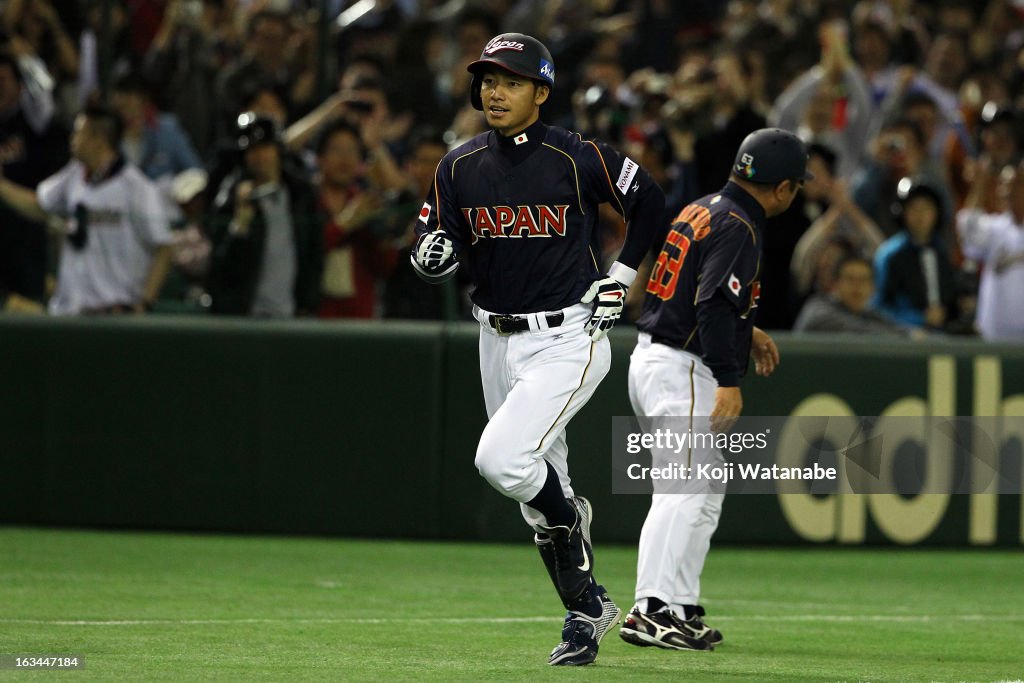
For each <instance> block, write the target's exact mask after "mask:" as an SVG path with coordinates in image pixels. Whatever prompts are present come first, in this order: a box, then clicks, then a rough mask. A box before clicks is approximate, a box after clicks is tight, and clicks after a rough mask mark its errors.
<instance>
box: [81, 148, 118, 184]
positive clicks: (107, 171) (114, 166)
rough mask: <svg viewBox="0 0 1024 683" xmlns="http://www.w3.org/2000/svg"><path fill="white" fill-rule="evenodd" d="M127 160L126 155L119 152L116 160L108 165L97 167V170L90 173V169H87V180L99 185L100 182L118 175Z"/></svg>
mask: <svg viewBox="0 0 1024 683" xmlns="http://www.w3.org/2000/svg"><path fill="white" fill-rule="evenodd" d="M124 165H125V160H124V157H123V156H121V155H120V154H118V155H117V156H115V157H114V160H113V161H111V162H110V163H109V164H107V166H106V167H104V168H100V169H97V170H96V171H95V172H93V173H90V172H89V171H88V169H86V171H85V181H86V182H87V183H89V184H90V185H99V184H100V183H103V182H106V181H108V180H110V179H111V178H113V177H114V176H116V175H117V174H118V173H120V172H121V169H122V168H124Z"/></svg>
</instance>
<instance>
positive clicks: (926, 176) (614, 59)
mask: <svg viewBox="0 0 1024 683" xmlns="http://www.w3.org/2000/svg"><path fill="white" fill-rule="evenodd" d="M323 7H326V9H327V16H325V17H321V16H320V11H321V10H322V8H323ZM0 22H2V24H0V165H2V171H3V172H2V176H3V180H2V181H0V200H2V201H0V301H3V309H4V310H5V311H7V312H11V313H33V312H34V313H43V312H45V311H46V310H47V307H48V302H49V310H50V311H51V312H52V313H78V314H97V313H110V312H125V311H136V312H144V311H146V310H150V309H155V310H158V311H175V312H196V313H202V312H212V313H215V314H230V315H250V316H257V317H273V318H286V317H292V316H319V317H325V318H339V317H359V318H374V317H386V318H441V317H445V316H447V315H452V313H453V311H454V314H455V315H460V316H461V315H465V311H466V310H467V309H468V304H467V302H468V299H467V294H466V292H465V291H464V289H465V285H464V284H463V285H456V287H455V290H456V291H454V292H453V291H451V290H449V289H446V288H441V287H437V288H432V287H426V286H421V285H420V283H419V282H418V281H417V280H416V278H415V276H414V275H413V273H412V270H411V269H410V268H409V267H408V257H407V253H408V249H409V247H410V244H411V241H410V240H411V236H412V224H413V222H414V220H415V217H416V215H417V213H418V211H419V207H420V205H421V202H422V201H423V198H424V197H425V196H426V194H427V191H428V189H429V187H430V184H431V180H432V176H433V172H434V168H435V166H436V163H437V161H438V160H439V159H440V157H441V156H442V155H443V154H444V153H445V152H446V151H447V150H448V149H450V148H451V147H453V146H454V145H457V144H459V143H460V142H462V141H464V140H466V139H468V138H469V137H471V136H473V135H475V134H477V133H479V132H482V130H483V125H484V122H483V117H482V116H481V115H480V113H479V112H477V111H475V110H473V109H472V108H471V107H470V105H469V100H468V97H467V89H468V87H469V80H470V75H469V74H468V73H467V72H466V69H465V66H466V64H468V63H469V62H471V61H473V60H475V59H477V57H478V56H479V54H480V50H481V47H482V46H483V45H484V44H485V43H486V42H487V41H488V40H489V39H490V38H491V37H492V36H493V35H495V34H497V33H499V32H501V31H517V32H522V33H527V34H531V35H534V36H536V37H537V38H539V39H540V40H542V41H543V42H544V43H545V44H546V45H547V46H548V47H549V48H550V49H551V52H552V53H553V56H554V60H555V65H556V69H557V75H556V85H555V88H554V90H553V92H552V94H551V98H550V100H549V102H548V103H547V104H546V105H545V107H544V110H543V116H544V118H545V120H546V121H547V122H548V123H551V124H556V125H561V126H564V127H566V128H569V129H571V130H577V131H580V132H581V133H582V134H583V135H584V137H590V136H597V137H600V138H602V139H604V140H607V141H609V142H610V143H612V144H614V145H615V146H616V147H618V148H619V149H621V150H622V151H623V152H624V153H626V154H628V155H629V156H630V157H632V158H634V159H636V160H637V161H639V162H640V163H641V164H642V165H643V166H644V167H645V168H646V169H648V170H649V172H650V173H651V175H652V176H653V177H654V179H655V180H656V181H657V182H658V183H659V184H660V185H661V186H662V188H663V189H664V191H665V194H666V196H667V198H668V202H667V207H666V211H665V214H664V220H663V228H664V229H667V228H668V226H669V224H670V223H671V221H672V219H673V217H674V216H676V215H677V214H678V212H679V211H680V210H681V209H682V207H683V206H684V205H685V204H686V203H688V202H689V201H691V200H693V199H696V198H697V197H699V196H701V195H703V194H706V193H709V192H713V191H715V190H717V189H718V188H720V187H721V186H722V185H723V184H724V182H725V181H726V179H727V177H728V174H729V171H730V167H731V162H732V159H733V154H734V152H735V150H736V148H737V147H738V146H739V143H740V141H741V140H743V138H744V137H745V136H746V135H747V134H748V133H749V132H751V131H753V130H755V129H757V128H760V127H763V126H765V125H771V126H778V127H781V128H786V129H789V130H792V131H794V132H796V133H797V134H798V135H800V136H801V137H802V138H804V139H805V140H806V141H807V142H808V143H809V148H810V162H809V167H810V169H811V170H812V171H813V172H814V174H815V176H816V178H815V179H814V180H812V181H809V182H808V183H807V184H806V187H805V191H804V192H803V193H801V194H800V195H799V196H798V199H797V201H795V202H794V204H793V206H792V207H791V209H790V210H789V211H787V212H786V213H784V214H783V215H780V216H778V217H776V218H774V219H772V220H771V221H769V226H768V229H767V230H766V231H765V234H764V236H763V239H764V257H763V263H762V273H763V275H762V278H761V283H762V290H761V300H760V307H759V308H760V310H759V312H758V324H759V325H760V326H761V327H763V328H766V329H780V330H789V329H795V330H797V331H807V332H811V331H849V332H867V333H872V334H890V335H901V336H914V337H921V336H927V335H933V334H977V333H980V334H981V336H983V337H984V338H987V339H1024V296H1021V295H1020V292H1022V291H1024V164H1022V162H1021V154H1020V150H1021V145H1022V139H1021V133H1022V129H1021V127H1022V115H1021V114H1022V109H1024V97H1022V96H1021V95H1022V93H1024V90H1022V86H1024V2H1021V1H1020V0H988V1H987V2H984V1H980V2H974V1H971V0H934V1H930V2H929V1H926V0H885V1H883V0H860V1H857V2H853V1H851V0H838V1H837V0H832V1H829V0H823V1H820V2H819V1H817V0H730V1H729V2H718V1H716V0H690V1H689V2H668V1H665V0H554V1H550V2H549V1H541V0H493V1H487V2H482V1H481V2H473V1H472V0H449V1H448V2H441V1H434V2H432V1H430V0H377V1H376V2H366V1H365V0H364V1H363V2H345V1H344V0H326V2H320V0H79V1H78V2H76V1H75V0H61V1H60V2H58V1H57V0H0ZM324 23H326V24H327V29H326V30H323V25H324ZM325 38H326V39H325ZM324 45H326V48H327V54H326V58H324V59H322V58H321V57H323V56H324V55H323V53H322V52H321V46H324ZM106 113H112V114H116V120H117V123H118V125H116V126H104V125H100V124H102V123H103V122H104V121H107V120H108V119H107V118H106ZM76 136H77V143H76V142H75V139H76ZM96 136H99V138H108V140H107V141H110V142H113V143H116V145H115V147H118V146H119V149H120V154H119V156H120V159H122V160H123V161H124V162H125V163H127V164H128V165H131V166H134V167H137V168H138V169H139V170H140V171H141V173H142V174H143V175H144V176H145V177H146V178H148V180H149V181H151V182H152V184H153V185H154V187H155V188H156V190H157V192H156V193H155V194H154V196H155V197H158V199H157V200H155V201H153V202H150V203H148V204H145V205H143V208H141V209H133V210H141V211H146V212H148V213H151V214H152V215H149V216H147V222H154V221H155V222H165V223H166V225H167V226H169V227H170V228H171V231H170V233H169V234H170V238H169V239H170V242H169V245H170V250H169V253H170V262H171V266H170V267H169V268H168V269H166V271H167V272H166V273H163V272H158V271H161V269H160V268H150V269H148V270H147V269H145V268H142V269H140V267H139V264H138V263H132V264H120V263H119V261H118V259H119V258H122V257H123V258H129V255H126V252H125V250H124V249H121V248H112V247H111V248H108V249H107V252H105V253H104V254H103V259H102V263H100V264H99V265H97V264H89V262H84V261H83V264H85V265H82V264H79V265H80V267H79V266H76V267H75V268H71V267H65V268H61V267H60V266H59V263H60V261H61V260H62V259H64V258H65V257H66V255H67V253H70V252H69V250H75V252H76V254H77V256H76V258H78V256H81V254H80V253H79V252H80V251H81V250H82V249H83V246H82V244H83V243H87V234H91V235H92V239H93V240H95V241H97V242H102V240H103V239H105V238H104V233H103V230H102V227H103V225H104V223H103V221H104V219H105V217H104V216H102V215H100V216H90V215H88V212H83V211H78V210H76V209H77V208H79V207H77V206H73V205H72V204H73V202H70V201H63V200H64V199H65V198H64V196H63V195H61V197H60V198H61V202H63V204H62V203H61V202H58V201H57V199H56V194H55V193H56V192H57V189H59V188H60V187H63V186H62V185H57V186H56V187H57V189H54V188H53V187H51V186H44V189H45V190H46V192H45V193H44V192H42V191H41V192H40V196H41V197H42V196H43V195H44V194H45V195H46V196H45V197H44V198H45V199H47V200H48V201H46V202H42V204H43V209H47V208H48V207H49V208H51V209H53V210H54V213H47V214H46V215H39V214H38V213H37V211H35V210H32V211H27V210H19V206H21V207H22V208H24V205H23V204H20V203H19V201H17V200H19V199H23V198H24V197H23V195H21V194H19V193H18V188H21V189H26V190H30V191H35V190H36V189H37V188H38V187H39V186H40V184H41V183H43V181H44V180H45V179H47V178H49V177H51V176H53V175H54V174H57V173H58V172H60V171H61V169H62V168H64V169H65V172H66V171H67V167H66V166H65V165H66V164H67V163H68V162H69V155H71V154H72V150H73V149H74V150H76V151H75V152H74V156H75V158H76V159H79V160H80V161H81V160H82V155H83V154H85V152H82V150H83V149H85V148H89V149H90V150H91V149H92V148H93V145H92V142H91V140H92V138H93V137H96ZM83 140H85V142H83ZM102 142H104V140H103V139H101V140H100V143H102ZM87 143H88V144H87ZM100 143H97V144H98V145H99V147H98V148H102V146H103V145H102V144H100ZM76 145H77V146H76ZM98 148H97V149H98ZM90 153H92V152H90ZM115 156H117V155H116V154H115ZM93 157H94V162H92V163H93V166H89V165H88V164H86V168H87V171H84V172H85V173H88V175H89V178H90V183H102V182H104V180H105V178H108V177H109V174H111V173H114V172H115V170H113V169H116V168H119V167H118V166H117V164H118V163H120V161H118V160H111V159H107V158H106V157H105V156H103V155H102V154H99V155H98V156H97V155H96V154H94V155H93ZM94 166H95V168H94ZM104 173H107V174H108V175H104ZM51 185H53V183H52V181H51ZM13 186H16V187H13ZM143 194H144V193H143ZM135 204H138V202H136V203H135ZM58 205H60V206H64V205H67V206H65V208H64V210H59V209H58V208H57V207H58ZM133 206H134V205H133ZM36 208H38V207H36ZM106 218H108V219H109V217H106ZM88 224H92V225H93V229H92V231H91V233H88V232H87V229H86V225H88ZM624 229H625V226H624V225H623V224H622V221H621V219H620V218H619V216H618V215H617V214H616V213H614V212H613V211H611V210H608V211H607V212H605V213H604V214H603V215H602V220H601V229H600V234H599V235H598V236H597V238H596V239H597V241H598V244H599V245H600V247H601V253H602V255H603V257H604V258H605V259H606V261H607V262H611V261H612V260H614V258H615V256H616V254H615V248H616V246H617V245H618V244H619V243H620V241H621V237H622V234H623V230H624ZM164 232H166V231H165V230H164V231H161V230H158V229H157V228H156V227H154V228H153V229H152V230H147V231H146V235H143V236H141V237H140V238H139V240H138V244H136V245H134V246H133V249H134V250H136V251H137V250H138V249H147V248H149V249H151V250H152V251H154V252H156V253H161V254H162V253H164V250H165V249H164V248H165V247H166V246H167V244H166V243H165V240H163V239H162V238H160V239H157V238H156V237H153V236H154V235H162V234H164ZM97 235H98V236H97ZM150 237H152V239H149V238H150ZM107 246H108V247H109V245H107ZM133 254H134V252H133ZM132 258H137V257H134V256H132ZM122 265H124V267H125V268H126V269H128V270H130V271H131V272H133V273H137V275H136V276H135V277H137V278H139V277H144V278H147V280H146V282H145V283H142V282H140V283H137V286H136V288H135V290H131V288H130V287H129V288H128V290H126V291H136V292H138V293H139V295H138V296H139V297H142V299H141V300H134V301H133V300H123V301H122V300H119V301H111V300H103V299H102V297H100V298H98V299H97V298H96V297H92V298H90V297H89V296H85V297H80V298H79V299H76V300H80V301H81V302H83V303H81V305H78V306H77V307H75V306H73V307H71V308H70V309H69V308H68V307H67V306H62V307H55V306H54V304H53V301H54V293H55V292H57V291H60V290H61V286H62V285H61V282H59V280H60V279H61V278H68V282H65V283H64V284H63V287H64V289H65V290H66V289H67V288H68V287H71V286H72V285H75V286H78V284H76V283H79V282H85V283H86V284H85V285H82V286H86V287H89V286H91V285H89V283H88V278H89V277H92V276H95V277H98V278H100V279H101V280H102V279H103V278H105V277H108V275H109V274H108V275H103V274H97V273H96V272H94V271H93V270H89V269H90V268H101V267H102V268H107V269H112V270H113V271H115V273H116V271H117V270H118V269H119V268H121V267H122ZM129 266H130V268H129ZM643 277H644V276H643V275H641V278H643ZM154 278H155V279H156V280H161V278H162V281H160V282H157V283H156V284H159V285H160V286H159V287H157V288H156V290H155V291H159V296H158V297H157V298H155V299H154V298H153V297H151V296H149V295H146V294H145V293H146V292H150V291H153V285H154ZM638 281H639V282H643V281H645V280H644V279H640V280H638ZM101 284H102V285H104V286H106V284H107V283H106V282H102V283H101ZM143 284H145V285H146V287H143ZM632 289H633V291H631V292H630V297H629V298H630V303H632V304H633V305H634V306H635V305H636V304H638V303H639V301H640V300H641V298H642V296H641V295H642V294H643V292H642V289H643V288H642V287H634V288H632ZM99 290H103V287H98V288H97V291H99ZM90 302H92V303H90ZM634 310H635V309H634Z"/></svg>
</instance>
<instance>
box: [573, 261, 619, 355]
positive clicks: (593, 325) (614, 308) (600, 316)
mask: <svg viewBox="0 0 1024 683" xmlns="http://www.w3.org/2000/svg"><path fill="white" fill-rule="evenodd" d="M626 289H628V288H627V287H626V285H624V284H622V283H621V282H619V281H618V280H616V279H615V278H613V277H608V276H605V277H604V279H601V280H597V281H595V282H594V284H592V285H590V289H588V290H587V293H586V294H584V295H583V298H582V299H580V302H581V303H585V304H589V303H590V302H594V312H593V313H592V314H591V316H590V321H589V322H588V323H587V325H586V328H585V329H586V330H587V332H589V333H590V338H591V339H593V340H594V341H600V340H601V339H604V338H605V337H607V336H608V330H610V329H612V327H614V326H615V323H616V321H618V319H619V318H620V317H622V306H623V304H624V303H625V301H626Z"/></svg>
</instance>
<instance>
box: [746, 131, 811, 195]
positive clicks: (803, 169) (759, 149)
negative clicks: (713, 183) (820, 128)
mask: <svg viewBox="0 0 1024 683" xmlns="http://www.w3.org/2000/svg"><path fill="white" fill-rule="evenodd" d="M732 172H733V173H735V174H736V175H737V176H739V177H740V178H743V179H744V180H747V181H750V182H752V183H763V184H765V185H774V184H775V183H781V182H782V181H783V180H790V179H796V180H813V179H814V174H813V173H811V172H809V171H808V170H807V145H805V144H804V141H803V140H801V139H800V138H798V137H797V136H796V135H795V134H793V133H790V132H789V131H788V130H782V129H781V128H761V129H760V130H755V131H754V132H753V133H751V134H750V135H748V136H747V137H746V138H744V139H743V142H742V143H741V144H740V148H739V151H738V152H736V160H735V161H733V164H732Z"/></svg>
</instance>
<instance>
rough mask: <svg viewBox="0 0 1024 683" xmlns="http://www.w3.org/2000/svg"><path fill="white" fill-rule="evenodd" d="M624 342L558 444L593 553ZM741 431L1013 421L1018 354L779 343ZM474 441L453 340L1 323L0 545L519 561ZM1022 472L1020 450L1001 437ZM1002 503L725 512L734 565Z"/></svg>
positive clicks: (874, 503)
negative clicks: (908, 413) (81, 533)
mask: <svg viewBox="0 0 1024 683" xmlns="http://www.w3.org/2000/svg"><path fill="white" fill-rule="evenodd" d="M633 338H634V333H633V332H632V331H631V330H629V329H617V330H615V331H614V332H613V335H612V341H613V348H614V358H613V363H612V370H611V372H610V373H609V375H608V377H607V378H606V379H605V381H604V383H603V384H602V385H601V387H600V389H599V390H598V392H597V394H596V395H595V396H594V398H593V400H591V402H590V403H589V405H588V406H587V407H586V408H585V409H584V410H583V412H582V413H580V415H579V416H578V417H577V418H576V419H575V420H574V421H573V423H572V425H571V426H570V429H569V447H570V458H571V460H570V462H571V470H572V473H573V476H574V480H573V484H574V487H575V488H576V489H577V491H579V492H580V493H583V494H584V495H586V496H588V497H589V498H590V499H591V500H592V502H593V503H594V505H595V509H596V522H595V532H594V533H595V536H596V537H598V538H599V539H601V540H604V541H622V542H633V541H635V540H636V538H637V536H638V534H639V529H640V526H641V524H642V522H643V518H644V515H645V512H646V507H647V502H648V501H647V499H646V498H645V497H644V496H624V495H612V494H611V493H610V491H611V482H610V480H611V453H610V450H611V420H610V418H611V416H613V415H628V414H629V412H630V409H629V402H628V398H627V396H626V369H627V365H628V356H629V353H630V351H631V348H632V340H633ZM778 341H779V346H780V349H781V352H782V357H783V358H782V364H781V365H780V367H779V369H778V371H777V372H776V374H775V375H774V376H773V377H771V378H770V379H763V378H759V377H753V376H750V377H748V378H747V380H746V381H745V384H744V388H743V391H744V402H745V412H746V413H748V414H756V415H790V414H815V415H826V414H833V413H834V414H843V413H849V414H855V415H879V414H882V413H883V412H885V411H886V410H889V411H890V412H891V411H894V410H900V409H903V408H907V407H908V406H909V407H910V408H917V409H920V410H923V411H925V412H927V413H929V414H933V415H943V416H945V415H1000V414H1006V415H1024V347H1010V346H994V345H986V344H983V343H982V342H979V341H973V340H972V341H945V340H936V341H929V342H916V343H913V342H903V341H901V340H896V341H893V340H882V339H874V338H864V339H859V338H848V337H831V336H829V337H814V338H806V337H793V336H782V335H780V337H779V340H778ZM484 422H485V413H484V408H483V400H482V395H481V391H480V379H479V374H478V368H477V332H476V329H475V325H473V324H470V323H465V324H456V325H444V324H431V323H326V322H294V323H287V324H281V323H261V322H250V321H242V320H210V319H207V318H184V317H182V318H178V317H173V316H168V317H149V318H145V319H119V320H115V319H103V320H96V319H68V320H59V319H36V318H24V319H21V318H2V319H0V524H42V525H61V526H100V527H117V528H145V529H178V530H207V531H239V532H265V533H298V534H325V535H344V536H379V537H405V538H450V539H474V540H475V539H480V540H514V539H524V538H526V537H527V536H528V533H529V532H528V531H527V530H526V528H525V527H524V526H523V524H522V521H521V519H520V518H519V514H518V510H517V507H516V505H514V504H512V503H510V501H508V500H507V499H505V498H503V497H502V496H501V495H499V494H498V493H497V492H495V491H493V490H492V489H491V488H490V487H489V486H488V485H487V484H486V483H485V482H484V481H483V480H482V479H480V478H479V476H478V475H477V473H476V470H475V468H474V467H473V456H474V453H475V450H476V440H477V436H478V435H479V433H480V430H481V428H482V426H483V424H484ZM1001 438H1002V439H1003V442H1004V444H1003V445H1004V448H1003V452H1004V458H1003V460H1004V465H1005V466H1006V467H1007V468H1010V469H1011V470H1012V471H1014V472H1019V471H1020V470H1021V441H1022V439H1024V435H1021V434H1005V435H1003V436H1002V437H1001ZM1022 518H1024V507H1022V503H1021V497H1020V496H1010V495H1001V496H995V495H983V494H977V495H955V496H946V495H928V496H917V497H911V498H900V497H898V496H877V495H876V496H853V495H849V496H825V497H812V496H803V495H786V496H771V495H744V496H731V497H729V498H728V499H727V501H726V504H725V512H724V514H723V517H722V521H721V526H720V530H719V533H718V535H717V536H716V539H717V540H718V541H719V542H736V543H826V544H864V543H870V544H896V543H898V544H926V545H968V544H970V545H982V546H983V545H1001V546H1015V547H1020V546H1021V545H1022V543H1024V541H1022V538H1024V524H1022Z"/></svg>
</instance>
